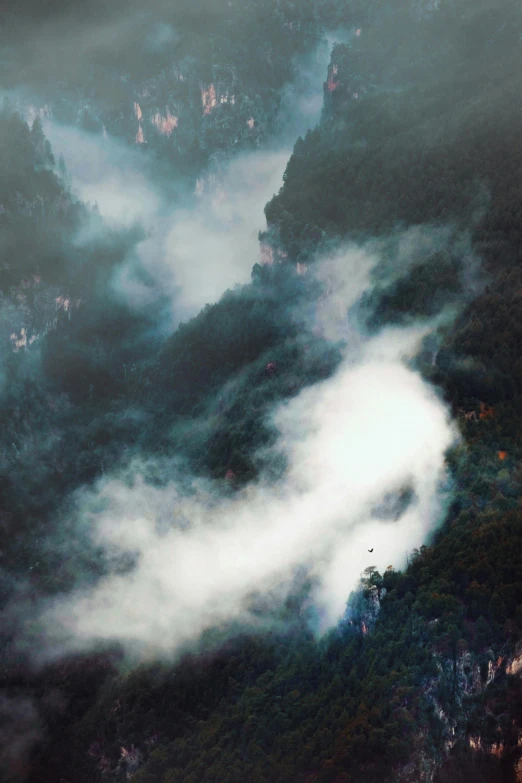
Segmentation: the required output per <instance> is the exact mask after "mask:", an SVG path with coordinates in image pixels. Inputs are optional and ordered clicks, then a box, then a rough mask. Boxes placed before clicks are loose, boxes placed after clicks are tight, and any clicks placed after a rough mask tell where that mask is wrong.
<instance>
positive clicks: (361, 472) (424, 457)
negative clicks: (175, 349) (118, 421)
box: [44, 252, 456, 656]
mask: <svg viewBox="0 0 522 783" xmlns="http://www.w3.org/2000/svg"><path fill="white" fill-rule="evenodd" d="M344 260H345V264H346V265H347V266H346V267H345V274H346V273H347V275H348V278H350V267H349V264H350V263H351V264H353V265H355V266H357V267H359V266H360V265H361V262H362V261H364V262H365V263H366V264H367V266H368V267H369V268H371V266H372V263H373V261H372V260H371V259H366V260H365V259H364V258H363V257H362V256H361V253H356V252H352V253H346V254H345V255H344ZM355 266H354V268H353V269H352V270H351V271H352V272H353V275H352V277H353V276H354V275H355V272H356V269H355ZM361 287H362V288H363V287H364V286H361ZM361 287H359V289H358V290H359V293H360V288H361ZM349 299H350V297H348V300H349ZM426 332H427V327H426V326H424V327H419V328H409V329H395V330H388V331H385V332H383V333H382V334H381V335H379V336H378V337H377V338H373V339H367V338H364V337H363V336H362V335H359V340H358V341H354V342H353V343H351V344H349V345H348V347H347V349H346V356H345V359H344V362H343V363H342V365H341V367H340V368H339V370H338V371H337V373H336V374H335V375H334V376H333V377H332V378H330V379H329V380H327V381H324V382H322V383H320V384H317V385H316V386H314V387H312V388H310V389H307V390H305V391H303V392H302V393H301V394H300V395H299V396H298V397H296V398H294V399H293V400H292V401H290V402H289V403H288V404H286V405H282V406H279V407H278V408H277V410H276V411H275V412H274V414H273V423H274V425H275V426H276V427H277V429H278V431H279V439H278V442H277V445H276V447H275V449H274V458H275V457H276V456H277V454H278V452H279V453H282V454H283V455H284V456H285V458H286V462H287V470H286V472H285V474H284V476H283V477H282V478H281V479H280V480H279V482H277V483H275V484H270V483H269V482H268V480H266V481H265V480H264V479H263V478H261V480H260V482H259V483H257V484H255V485H251V486H249V487H247V488H245V489H243V490H241V491H240V492H238V493H236V494H234V495H233V496H232V497H223V496H222V495H220V494H219V493H214V494H213V493H212V491H210V492H209V491H208V488H205V489H203V488H201V487H196V492H195V494H192V495H190V496H188V497H187V495H186V494H183V493H181V492H180V491H179V485H177V484H176V482H174V481H173V482H172V483H171V484H170V485H169V486H168V487H167V488H163V489H158V488H153V487H151V486H150V485H148V484H146V483H145V482H144V480H143V479H142V478H140V472H139V469H137V471H136V473H137V477H136V480H135V482H134V484H133V486H132V487H131V488H129V487H128V485H127V484H126V483H124V482H122V481H119V480H117V479H114V480H112V481H109V482H108V483H106V484H104V485H103V486H101V487H100V488H99V496H97V500H99V499H100V497H101V499H102V500H103V504H104V510H103V511H101V512H99V511H98V512H96V513H90V514H87V513H86V515H85V519H84V522H85V523H86V524H89V525H90V526H92V527H93V530H94V531H95V538H96V541H97V543H98V544H100V545H102V546H103V547H104V548H105V549H106V550H107V552H108V553H109V554H111V555H112V556H114V557H116V559H117V558H119V557H121V556H122V555H123V554H127V555H132V556H134V557H135V558H136V562H135V565H134V567H133V568H132V569H131V570H130V571H128V572H127V573H121V572H120V573H116V572H115V571H114V572H112V573H111V575H109V576H108V577H106V578H104V579H103V580H102V581H100V582H99V584H98V585H97V586H95V587H94V588H92V589H89V590H87V591H84V592H77V593H74V594H73V595H71V596H68V597H64V598H63V599H61V600H59V601H58V602H57V603H56V604H55V605H54V606H53V607H52V608H50V609H48V610H47V612H46V614H45V615H44V621H45V624H46V626H47V628H48V629H49V631H50V632H51V629H56V628H58V629H61V630H60V634H61V638H60V646H61V645H65V648H66V649H67V648H68V647H69V646H70V647H72V648H74V647H77V646H79V647H82V646H84V645H86V646H89V645H91V644H94V643H96V642H97V641H99V640H112V639H114V640H119V641H121V642H122V643H123V644H125V645H126V646H127V647H128V649H139V650H140V651H141V652H143V651H144V650H147V649H148V650H149V651H150V652H151V653H152V654H157V655H165V656H167V655H171V654H174V653H175V652H177V651H179V650H180V649H181V647H183V646H184V645H186V644H190V643H193V642H195V641H196V640H197V639H198V637H199V636H200V635H201V633H202V632H203V631H205V630H206V629H209V628H212V627H214V626H216V625H220V624H223V623H227V622H229V621H231V620H240V621H245V622H248V621H249V619H251V618H249V611H248V605H249V599H250V597H251V595H252V594H253V593H256V592H258V591H259V592H261V593H263V592H266V591H268V590H271V589H275V588H278V589H279V590H281V589H282V588H281V585H283V584H284V583H285V581H287V582H288V580H290V579H291V576H292V574H293V573H294V572H295V569H296V568H298V567H299V566H303V565H304V566H306V567H308V568H309V569H311V571H312V573H314V574H315V576H316V577H317V582H318V587H317V588H316V592H315V596H314V598H315V602H316V605H317V606H319V607H320V608H321V610H322V612H323V615H324V617H325V622H326V623H327V624H328V623H334V622H335V621H336V620H337V619H338V618H339V616H340V615H341V614H342V612H343V609H344V606H345V602H346V599H347V596H348V594H349V592H350V590H351V589H352V588H353V587H354V586H355V585H356V583H357V581H358V579H359V576H360V574H361V572H362V571H363V570H364V568H365V567H366V566H368V565H375V566H377V567H378V568H380V569H383V570H384V569H385V568H386V567H387V566H388V565H390V564H393V565H394V566H396V567H400V566H401V565H403V562H404V557H405V553H406V552H407V551H408V550H410V549H411V548H412V547H415V546H419V545H421V544H422V543H423V541H425V539H426V536H427V535H428V533H429V531H431V530H432V529H433V528H434V526H435V525H436V524H437V523H438V522H439V520H440V516H441V512H442V506H441V503H442V495H441V493H440V486H441V482H442V481H443V479H444V476H445V468H444V455H445V451H446V450H447V449H448V447H449V446H450V445H451V444H452V442H453V441H454V439H455V437H456V434H455V430H454V428H453V426H452V424H451V422H450V419H449V416H448V412H447V410H446V409H445V407H444V405H443V404H442V403H441V401H440V400H439V399H438V397H437V396H436V395H435V393H434V391H433V390H432V389H431V388H430V387H429V386H428V385H427V384H426V383H425V382H424V381H423V380H422V379H421V377H420V376H419V375H418V374H417V373H415V372H414V371H413V370H412V369H410V368H409V367H408V365H407V363H406V361H405V360H407V359H408V358H409V357H410V356H412V355H414V354H415V351H416V350H417V348H418V345H419V342H420V340H421V339H422V337H423V336H424V335H425V334H426ZM406 486H407V487H410V488H411V489H412V490H413V497H414V500H413V501H412V503H411V504H410V506H409V507H408V508H407V509H406V511H405V512H404V513H403V515H402V516H401V517H400V518H399V519H398V520H396V519H395V518H394V517H393V518H390V519H385V518H382V511H381V513H379V515H377V514H376V513H375V512H374V509H375V507H376V506H377V505H378V504H379V503H380V501H381V500H382V499H383V497H384V496H385V495H387V494H388V493H390V492H394V491H399V490H401V489H403V488H404V487H406ZM98 508H99V505H98ZM178 520H183V524H179V522H178ZM372 547H373V548H374V553H373V554H372V555H371V557H370V555H369V554H368V551H367V550H368V549H370V548H372ZM51 636H52V633H51Z"/></svg>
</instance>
